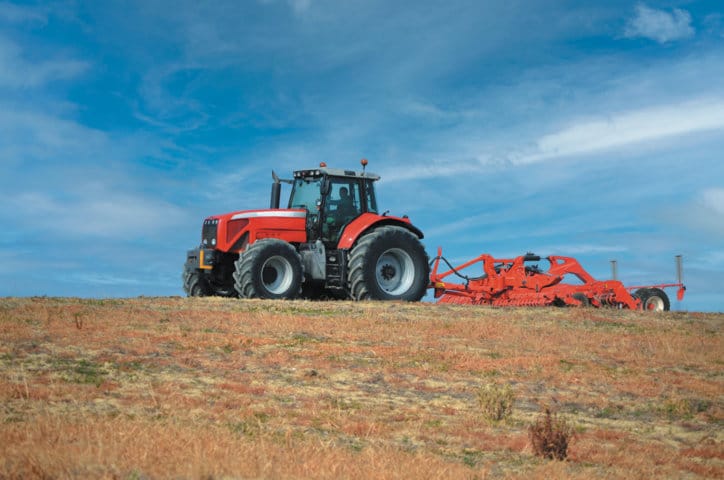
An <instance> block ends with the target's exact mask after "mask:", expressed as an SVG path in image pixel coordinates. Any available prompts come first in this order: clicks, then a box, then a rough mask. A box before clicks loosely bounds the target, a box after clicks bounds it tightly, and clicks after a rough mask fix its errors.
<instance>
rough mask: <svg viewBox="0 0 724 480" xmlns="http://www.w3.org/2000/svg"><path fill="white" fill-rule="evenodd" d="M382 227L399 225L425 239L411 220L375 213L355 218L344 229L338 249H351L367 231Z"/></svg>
mask: <svg viewBox="0 0 724 480" xmlns="http://www.w3.org/2000/svg"><path fill="white" fill-rule="evenodd" d="M382 225H397V226H400V227H402V228H405V229H407V230H409V231H411V232H412V233H414V234H415V235H417V237H418V238H420V239H422V238H424V235H423V233H422V231H421V230H420V229H419V228H417V227H416V226H414V225H413V224H412V222H410V219H409V218H407V217H389V216H383V215H377V214H375V213H363V214H362V215H360V216H359V217H357V218H355V219H354V220H352V221H351V222H349V223H348V224H347V226H346V227H344V231H343V232H342V235H340V238H339V243H338V244H337V248H339V249H342V248H344V249H350V248H352V245H354V243H355V242H356V241H357V239H358V238H359V237H360V236H361V235H362V234H363V233H364V232H366V231H367V230H369V229H370V228H373V227H377V226H382Z"/></svg>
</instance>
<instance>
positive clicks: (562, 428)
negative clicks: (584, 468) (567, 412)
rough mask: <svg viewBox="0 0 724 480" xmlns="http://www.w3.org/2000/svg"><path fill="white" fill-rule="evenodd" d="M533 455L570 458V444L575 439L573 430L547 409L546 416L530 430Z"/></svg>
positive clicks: (549, 457) (562, 458) (557, 458)
mask: <svg viewBox="0 0 724 480" xmlns="http://www.w3.org/2000/svg"><path fill="white" fill-rule="evenodd" d="M528 432H529V434H530V441H531V443H532V444H533V453H535V454H536V455H537V456H539V457H543V458H548V459H551V460H552V459H554V458H555V459H556V460H565V459H566V457H567V456H568V443H569V442H570V441H571V438H572V437H573V429H572V428H571V427H570V426H569V425H568V424H567V423H566V421H565V420H563V419H562V418H558V417H557V416H556V415H551V411H550V409H548V408H546V411H545V414H544V415H543V416H541V417H540V418H538V420H537V421H536V422H535V423H534V424H533V425H531V426H530V428H529V429H528Z"/></svg>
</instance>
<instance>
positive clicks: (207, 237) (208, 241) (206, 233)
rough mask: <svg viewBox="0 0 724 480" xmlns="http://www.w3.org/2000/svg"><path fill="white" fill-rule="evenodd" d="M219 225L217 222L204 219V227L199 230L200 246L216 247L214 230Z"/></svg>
mask: <svg viewBox="0 0 724 480" xmlns="http://www.w3.org/2000/svg"><path fill="white" fill-rule="evenodd" d="M218 225H219V221H218V220H214V219H206V220H204V226H203V227H202V228H201V245H202V246H203V247H204V248H215V247H216V229H217V227H218Z"/></svg>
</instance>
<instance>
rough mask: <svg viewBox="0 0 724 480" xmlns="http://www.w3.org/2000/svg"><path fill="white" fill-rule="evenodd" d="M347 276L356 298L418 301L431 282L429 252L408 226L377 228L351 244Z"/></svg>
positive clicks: (351, 293)
mask: <svg viewBox="0 0 724 480" xmlns="http://www.w3.org/2000/svg"><path fill="white" fill-rule="evenodd" d="M348 280H349V291H350V295H351V296H352V298H353V299H355V300H406V301H410V302H417V301H419V300H420V299H421V298H422V297H423V296H424V295H425V291H426V290H427V286H428V284H429V283H430V265H429V264H428V258H427V253H425V248H424V247H423V246H422V243H420V239H419V238H417V236H416V235H415V234H413V233H412V232H410V231H409V230H407V229H405V228H403V227H397V226H384V227H380V228H377V229H375V230H373V231H371V232H370V233H367V234H366V235H364V236H363V237H361V238H360V240H359V241H358V242H357V244H356V245H355V246H354V248H352V250H351V252H350V256H349V276H348Z"/></svg>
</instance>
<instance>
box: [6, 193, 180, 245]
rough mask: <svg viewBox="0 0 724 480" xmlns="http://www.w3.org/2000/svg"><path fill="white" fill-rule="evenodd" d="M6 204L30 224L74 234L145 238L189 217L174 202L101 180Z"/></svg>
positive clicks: (28, 195) (25, 196)
mask: <svg viewBox="0 0 724 480" xmlns="http://www.w3.org/2000/svg"><path fill="white" fill-rule="evenodd" d="M6 202H7V204H8V205H9V206H10V207H11V209H12V211H13V214H14V215H15V216H16V217H17V218H19V219H21V220H20V221H21V222H23V223H25V224H26V227H27V228H30V229H40V230H50V231H52V232H54V234H55V235H57V236H62V237H70V238H78V237H85V236H92V237H105V238H119V239H122V240H124V241H127V240H129V239H133V238H147V237H149V236H152V235H153V234H155V233H158V232H162V231H166V230H168V229H169V228H171V227H174V226H178V225H181V224H183V221H184V220H185V219H186V214H185V213H184V212H183V211H182V210H181V209H180V208H178V207H176V206H175V205H171V204H169V203H166V202H164V201H161V200H158V199H155V198H150V197H147V196H143V195H140V194H133V193H126V192H120V191H114V189H113V187H111V186H109V185H104V184H100V183H97V184H83V183H80V184H79V185H77V186H76V187H75V188H74V189H71V188H68V189H67V190H66V191H65V192H62V193H56V194H50V193H46V192H24V193H20V194H16V195H15V196H14V197H13V198H11V199H9V200H6ZM17 221H18V220H15V222H17Z"/></svg>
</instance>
